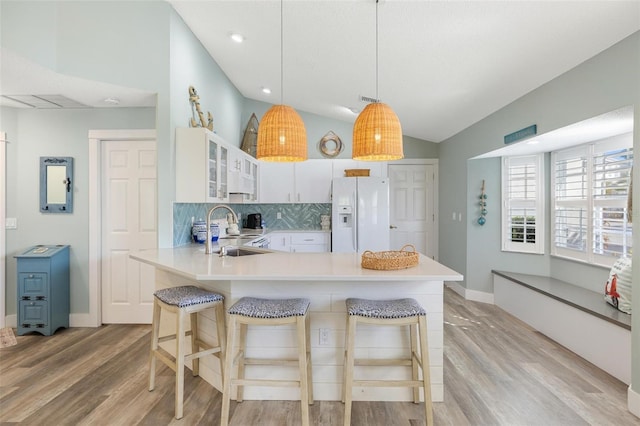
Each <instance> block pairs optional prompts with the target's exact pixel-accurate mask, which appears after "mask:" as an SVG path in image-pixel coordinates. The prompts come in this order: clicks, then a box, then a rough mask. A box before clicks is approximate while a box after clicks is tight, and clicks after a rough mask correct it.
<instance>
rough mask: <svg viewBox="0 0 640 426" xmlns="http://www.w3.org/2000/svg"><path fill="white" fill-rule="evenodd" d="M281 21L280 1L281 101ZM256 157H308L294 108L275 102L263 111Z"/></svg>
mask: <svg viewBox="0 0 640 426" xmlns="http://www.w3.org/2000/svg"><path fill="white" fill-rule="evenodd" d="M283 39H284V37H283V23H282V0H280V102H281V103H282V99H283V97H284V95H283V93H284V89H283V86H284V84H283V82H284V77H283V63H284V59H283V57H284V54H283ZM256 158H257V159H258V160H263V161H273V162H281V163H286V162H292V161H305V160H306V159H307V130H306V129H305V127H304V122H303V121H302V118H300V115H298V113H297V112H296V110H295V109H293V108H291V107H290V106H287V105H274V106H272V107H271V108H269V110H268V111H267V112H266V113H265V114H264V116H263V117H262V121H261V122H260V124H259V125H258V141H257V147H256Z"/></svg>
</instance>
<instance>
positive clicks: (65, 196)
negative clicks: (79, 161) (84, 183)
mask: <svg viewBox="0 0 640 426" xmlns="http://www.w3.org/2000/svg"><path fill="white" fill-rule="evenodd" d="M40 212H41V213H73V157H40Z"/></svg>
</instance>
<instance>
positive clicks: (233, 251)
mask: <svg viewBox="0 0 640 426" xmlns="http://www.w3.org/2000/svg"><path fill="white" fill-rule="evenodd" d="M264 253H268V252H266V251H261V250H255V249H248V248H241V247H233V248H228V249H227V252H226V255H225V256H229V257H238V256H251V255H254V254H264Z"/></svg>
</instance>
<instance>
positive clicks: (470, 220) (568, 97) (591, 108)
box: [439, 32, 640, 393]
mask: <svg viewBox="0 0 640 426" xmlns="http://www.w3.org/2000/svg"><path fill="white" fill-rule="evenodd" d="M638 76H640V32H636V33H634V34H632V35H631V36H629V37H627V38H626V39H624V40H622V41H621V42H619V43H617V44H616V45H614V46H612V47H611V48H609V49H607V50H605V51H603V52H602V53H600V54H598V55H597V56H595V57H593V58H591V59H589V60H587V61H585V62H584V63H582V64H580V65H579V66H577V67H575V68H574V69H572V70H570V71H568V72H567V73H565V74H562V75H560V76H559V77H557V78H555V79H554V80H551V81H550V82H548V83H546V84H545V85H543V86H541V87H539V88H537V89H535V90H533V91H531V92H530V93H528V94H527V95H525V96H523V97H522V98H520V99H518V100H516V101H514V102H513V103H511V104H509V105H507V106H506V107H504V108H502V109H501V110H499V111H497V112H495V113H494V114H491V115H490V116H488V117H486V118H485V119H483V120H481V121H479V122H478V123H476V124H474V125H473V126H470V127H469V128H467V129H465V130H464V131H462V132H460V133H458V134H456V135H455V136H453V137H451V138H449V139H447V140H446V141H444V142H442V143H441V144H440V151H439V153H440V156H439V162H440V167H439V170H440V188H439V208H440V241H439V248H440V261H441V262H442V263H444V264H446V265H448V266H450V267H452V268H453V269H455V270H456V271H458V272H461V273H462V274H464V276H465V281H464V282H463V286H464V287H465V288H466V290H467V291H470V292H474V291H478V292H486V293H492V292H493V284H492V281H491V273H490V271H491V269H503V270H510V271H518V272H522V273H532V274H537V273H547V272H548V273H549V274H550V275H551V276H556V277H558V278H560V279H564V280H567V281H570V282H573V283H575V284H577V285H582V286H585V287H593V286H597V285H598V284H603V283H604V281H603V278H604V277H606V272H607V271H606V269H604V268H598V267H595V266H591V265H584V264H580V263H577V262H572V261H567V260H563V259H559V258H551V257H550V256H549V255H548V253H549V250H548V248H549V244H550V242H547V251H546V253H547V254H545V255H533V254H516V253H503V252H502V251H501V250H500V244H499V241H500V228H499V212H500V208H499V203H498V200H499V197H500V164H499V161H498V160H496V159H487V160H471V158H473V157H475V156H477V155H481V154H484V153H487V152H490V151H493V150H495V149H498V148H500V147H502V146H503V137H504V135H506V134H509V133H511V132H513V131H515V130H517V129H522V128H524V127H527V126H529V125H531V124H537V126H538V133H539V134H543V133H547V132H549V131H551V130H555V129H558V128H561V127H564V126H567V125H569V124H573V123H576V122H579V121H582V120H585V119H588V118H591V117H595V116H598V115H600V114H603V113H606V112H609V111H613V110H616V109H619V108H622V107H625V106H628V105H634V106H635V109H634V111H635V112H634V113H635V127H634V148H635V149H636V150H637V149H639V148H640V118H639V117H640V78H639V77H638ZM635 162H636V164H635V165H636V167H637V166H638V163H639V162H640V156H636V159H635ZM638 175H640V174H639V173H636V174H635V176H634V179H635V180H636V183H635V184H634V188H636V190H635V191H634V195H633V197H634V202H635V204H636V205H637V204H638V203H640V183H638V182H637V180H638ZM482 179H485V180H486V184H487V193H488V195H489V200H490V201H489V203H488V206H487V207H488V209H489V215H488V216H487V220H488V223H487V225H485V226H484V227H480V226H478V225H477V224H476V219H477V207H476V201H477V197H478V195H479V189H480V184H481V181H482ZM637 210H638V209H636V212H635V213H634V222H635V223H639V222H638V221H639V220H640V218H639V217H638V212H637ZM452 212H464V213H465V217H464V218H463V220H462V222H458V221H457V220H456V221H454V220H452V219H451V213H452ZM547 217H548V214H547ZM639 234H640V233H639V232H635V233H634V245H635V246H636V247H640V235H639ZM636 252H637V251H636ZM639 256H640V254H637V253H636V254H634V256H633V257H634V264H635V265H636V266H634V268H638V266H637V265H639V263H638V262H640V259H639V258H638V257H639ZM635 272H637V269H636V270H635V271H634V274H633V276H634V283H633V288H634V293H636V294H640V274H638V273H635ZM633 307H634V311H636V312H640V297H635V298H634V302H633ZM632 364H633V369H632V388H633V389H634V390H635V392H637V393H638V392H639V391H640V315H634V316H633V325H632Z"/></svg>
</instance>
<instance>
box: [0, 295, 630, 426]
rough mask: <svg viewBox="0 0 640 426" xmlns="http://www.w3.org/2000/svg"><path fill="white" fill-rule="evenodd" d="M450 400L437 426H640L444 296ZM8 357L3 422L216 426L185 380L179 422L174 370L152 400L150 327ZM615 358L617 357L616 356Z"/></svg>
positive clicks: (579, 368) (270, 411) (22, 343)
mask: <svg viewBox="0 0 640 426" xmlns="http://www.w3.org/2000/svg"><path fill="white" fill-rule="evenodd" d="M444 316H445V317H444V320H445V327H444V330H445V338H444V345H445V350H444V362H445V365H444V374H445V376H444V384H445V402H442V403H435V404H434V418H435V424H436V425H455V426H458V425H461V426H462V425H509V426H512V425H536V426H537V425H540V426H542V425H544V426H547V425H562V426H565V425H588V424H591V425H621V426H622V425H638V424H640V419H638V418H637V417H634V416H633V415H632V414H630V413H629V412H628V411H627V408H626V407H627V403H626V392H627V386H626V385H625V384H624V383H622V382H620V381H618V380H617V379H615V378H613V377H612V376H610V375H608V374H607V373H605V372H603V371H601V370H599V369H598V368H596V367H594V366H593V365H592V364H590V363H588V362H587V361H585V360H583V359H582V358H580V357H578V356H576V355H575V354H573V353H571V352H570V351H568V350H566V349H564V348H563V347H561V346H559V345H557V344H556V343H554V342H553V341H551V340H549V339H547V338H546V337H544V336H543V335H541V334H540V333H537V332H535V331H533V330H531V329H530V328H529V327H528V326H526V325H525V324H523V323H522V322H520V321H518V320H517V319H515V318H514V317H512V316H511V315H509V314H507V313H505V312H504V311H502V310H500V309H499V308H497V307H495V306H492V305H486V304H481V303H474V302H468V301H465V300H463V299H462V298H461V297H459V296H458V295H457V294H455V293H454V292H452V291H451V290H446V291H445V313H444ZM17 339H18V345H17V346H12V347H9V348H4V349H0V423H1V424H13V423H20V424H25V425H27V424H28V425H135V424H141V425H165V424H181V425H200V424H201V425H216V424H218V423H219V418H220V417H219V416H220V405H221V397H220V393H219V392H218V391H216V390H215V389H213V388H212V387H211V386H210V385H209V384H208V383H206V382H204V381H203V380H202V379H200V378H197V377H196V378H193V377H192V376H191V374H186V375H185V377H186V382H185V416H184V418H183V419H182V420H179V421H176V420H175V419H173V414H174V407H173V401H174V400H173V389H174V388H173V380H174V379H173V377H174V376H173V372H172V371H171V370H169V369H168V368H167V367H164V366H163V367H159V370H158V371H159V374H158V377H157V379H156V390H155V391H153V392H148V391H147V386H148V383H147V380H148V370H147V360H148V351H149V340H150V327H149V326H139V325H108V326H103V327H100V328H72V329H69V330H60V331H58V332H57V333H56V334H55V335H54V336H52V337H43V336H39V335H28V336H18V337H17ZM612 356H615V354H613V355H612ZM298 404H299V403H298V402H296V401H267V402H257V401H245V402H242V403H241V404H237V403H235V402H233V403H232V405H231V416H232V421H231V424H232V425H243V426H245V425H246V426H249V425H260V426H268V425H273V426H283V425H298V424H299V423H300V410H299V406H298ZM342 410H343V406H342V404H341V403H340V402H326V401H316V403H315V404H314V405H313V406H312V407H311V410H310V411H311V419H312V423H313V424H315V425H341V424H342ZM352 418H353V422H352V424H353V425H363V426H364V425H367V426H374V425H385V426H387V425H412V426H415V425H421V424H424V410H423V408H422V405H416V404H413V403H410V402H407V403H397V402H395V403H381V402H355V403H354V404H353V417H352Z"/></svg>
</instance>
